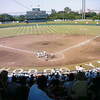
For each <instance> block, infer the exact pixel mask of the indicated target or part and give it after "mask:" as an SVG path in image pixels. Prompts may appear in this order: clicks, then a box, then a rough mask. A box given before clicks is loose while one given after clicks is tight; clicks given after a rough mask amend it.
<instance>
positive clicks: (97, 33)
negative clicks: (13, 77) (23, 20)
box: [0, 23, 100, 70]
mask: <svg viewBox="0 0 100 100" xmlns="http://www.w3.org/2000/svg"><path fill="white" fill-rule="evenodd" d="M8 26H9V27H8ZM0 27H1V28H0V68H4V67H5V68H12V69H17V68H23V69H28V68H36V69H44V68H54V67H56V68H61V67H68V68H69V69H71V70H74V69H75V66H76V65H80V64H82V65H83V66H84V67H85V68H87V69H88V67H86V66H85V65H84V64H86V63H94V64H95V62H96V61H99V60H100V24H98V25H69V24H68V25H67V24H61V25H60V24H54V23H53V24H27V25H25V24H23V25H14V26H13V24H12V25H0ZM38 51H46V52H47V53H49V54H54V55H55V57H53V58H52V59H48V60H45V59H44V58H39V57H37V56H36V55H35V53H36V52H38ZM95 66H96V67H99V66H100V65H99V64H97V65H96V64H95Z"/></svg>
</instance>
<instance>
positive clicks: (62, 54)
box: [50, 35, 100, 61]
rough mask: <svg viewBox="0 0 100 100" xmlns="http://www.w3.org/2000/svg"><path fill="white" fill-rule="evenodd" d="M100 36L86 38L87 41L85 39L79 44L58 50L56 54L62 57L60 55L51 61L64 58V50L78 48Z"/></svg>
mask: <svg viewBox="0 0 100 100" xmlns="http://www.w3.org/2000/svg"><path fill="white" fill-rule="evenodd" d="M98 37H100V35H99V36H96V37H94V38H92V39H89V40H86V41H84V42H81V43H79V44H76V45H73V46H71V47H69V48H65V49H63V50H61V51H59V52H56V53H55V54H56V55H57V54H58V55H60V57H59V58H58V59H52V60H50V61H57V60H61V59H64V52H66V51H69V50H71V49H74V48H78V47H81V46H84V45H86V44H88V43H90V42H91V41H93V40H95V39H96V38H98Z"/></svg>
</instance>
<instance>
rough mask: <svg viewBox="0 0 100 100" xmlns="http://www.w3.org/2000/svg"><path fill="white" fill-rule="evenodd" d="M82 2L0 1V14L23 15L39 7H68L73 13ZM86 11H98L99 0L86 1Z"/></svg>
mask: <svg viewBox="0 0 100 100" xmlns="http://www.w3.org/2000/svg"><path fill="white" fill-rule="evenodd" d="M81 2H82V0H0V14H1V13H13V14H14V13H15V14H17V13H23V12H26V11H30V10H31V9H32V8H35V7H40V8H41V10H46V11H51V9H55V10H56V11H61V10H63V9H64V8H65V7H70V8H71V9H72V10H74V11H79V10H80V9H81V8H82V6H81ZM86 9H94V10H100V0H86Z"/></svg>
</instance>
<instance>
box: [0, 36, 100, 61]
mask: <svg viewBox="0 0 100 100" xmlns="http://www.w3.org/2000/svg"><path fill="white" fill-rule="evenodd" d="M98 37H100V36H96V37H94V38H91V39H89V40H86V41H83V42H81V43H79V44H76V45H73V46H71V47H69V48H65V49H63V50H61V51H59V52H56V53H55V55H60V57H59V58H57V59H52V60H49V61H57V60H61V59H64V58H65V56H64V52H66V51H69V50H71V49H74V48H78V47H81V46H84V45H86V44H88V43H90V42H91V41H93V40H95V39H96V38H98ZM0 47H1V48H6V49H11V50H15V51H19V52H23V53H28V54H34V52H33V51H28V50H23V49H19V48H13V47H9V46H6V45H0Z"/></svg>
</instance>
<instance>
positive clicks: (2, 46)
mask: <svg viewBox="0 0 100 100" xmlns="http://www.w3.org/2000/svg"><path fill="white" fill-rule="evenodd" d="M0 47H1V48H6V49H11V50H15V51H19V52H24V53H29V54H33V52H32V51H28V50H23V49H18V48H13V47H9V46H5V45H0Z"/></svg>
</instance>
